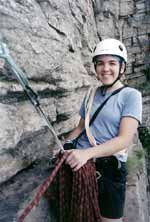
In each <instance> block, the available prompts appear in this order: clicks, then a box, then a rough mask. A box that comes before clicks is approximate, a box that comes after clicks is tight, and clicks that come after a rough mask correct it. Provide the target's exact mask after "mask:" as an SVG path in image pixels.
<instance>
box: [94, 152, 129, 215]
mask: <svg viewBox="0 0 150 222" xmlns="http://www.w3.org/2000/svg"><path fill="white" fill-rule="evenodd" d="M96 170H97V171H99V172H100V174H101V177H100V179H98V188H99V205H100V211H101V215H102V216H103V217H106V218H111V219H119V218H121V217H123V210H124V203H125V190H126V174H127V173H126V164H125V163H124V162H121V161H119V160H117V158H116V157H114V156H110V157H102V158H97V160H96Z"/></svg>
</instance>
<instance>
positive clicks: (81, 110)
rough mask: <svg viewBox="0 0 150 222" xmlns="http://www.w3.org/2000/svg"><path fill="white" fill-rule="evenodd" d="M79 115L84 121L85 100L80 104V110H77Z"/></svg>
mask: <svg viewBox="0 0 150 222" xmlns="http://www.w3.org/2000/svg"><path fill="white" fill-rule="evenodd" d="M79 115H80V116H81V117H82V118H83V119H85V98H84V100H83V102H82V104H81V107H80V110H79Z"/></svg>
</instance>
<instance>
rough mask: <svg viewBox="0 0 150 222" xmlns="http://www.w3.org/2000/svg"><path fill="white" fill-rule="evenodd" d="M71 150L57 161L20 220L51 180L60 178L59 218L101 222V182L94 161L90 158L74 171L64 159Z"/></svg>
mask: <svg viewBox="0 0 150 222" xmlns="http://www.w3.org/2000/svg"><path fill="white" fill-rule="evenodd" d="M67 156H68V153H67V152H65V153H64V154H63V156H62V157H61V158H60V159H59V160H58V161H57V163H56V167H55V169H54V170H53V171H52V173H51V175H50V176H49V177H48V178H47V179H46V180H45V181H44V182H43V184H42V185H41V186H40V187H39V189H38V191H37V193H36V195H35V197H34V199H33V200H32V201H31V203H29V204H28V206H27V207H26V208H25V210H24V211H23V213H22V214H21V215H20V217H19V218H18V220H17V222H23V221H24V220H25V218H26V216H27V215H28V214H29V213H30V211H31V210H32V208H33V207H36V206H37V204H38V203H39V201H40V199H41V198H42V196H43V194H44V193H45V191H46V190H47V189H48V187H49V186H50V185H51V183H52V181H53V180H54V178H55V177H56V175H57V174H58V175H57V176H58V179H59V222H70V221H71V222H77V221H78V222H100V209H99V204H98V186H97V180H96V170H95V163H94V162H93V161H88V162H87V163H86V164H85V165H84V166H83V167H81V168H80V169H79V170H78V171H76V172H72V170H71V168H70V166H69V165H66V164H65V163H64V161H65V159H66V158H67Z"/></svg>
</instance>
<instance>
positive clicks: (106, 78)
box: [96, 55, 124, 85]
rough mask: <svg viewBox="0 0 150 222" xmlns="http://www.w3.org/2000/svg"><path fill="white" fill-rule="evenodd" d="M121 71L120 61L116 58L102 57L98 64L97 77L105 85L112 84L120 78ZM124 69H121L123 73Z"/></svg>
mask: <svg viewBox="0 0 150 222" xmlns="http://www.w3.org/2000/svg"><path fill="white" fill-rule="evenodd" d="M119 70H120V63H119V59H118V58H117V57H115V56H110V55H102V56H99V58H98V61H97V64H96V77H97V79H98V80H100V81H101V82H102V83H103V84H104V85H109V84H112V83H113V82H114V81H115V80H116V79H117V77H118V75H119ZM123 71H124V67H123V66H122V68H121V73H122V72H123Z"/></svg>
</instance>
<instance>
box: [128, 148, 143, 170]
mask: <svg viewBox="0 0 150 222" xmlns="http://www.w3.org/2000/svg"><path fill="white" fill-rule="evenodd" d="M144 156H145V152H144V150H143V149H141V150H136V151H134V152H133V154H132V155H130V156H129V157H128V160H127V171H128V174H132V173H136V172H137V171H138V170H140V169H141V168H142V167H143V158H144Z"/></svg>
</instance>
